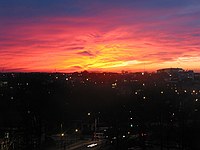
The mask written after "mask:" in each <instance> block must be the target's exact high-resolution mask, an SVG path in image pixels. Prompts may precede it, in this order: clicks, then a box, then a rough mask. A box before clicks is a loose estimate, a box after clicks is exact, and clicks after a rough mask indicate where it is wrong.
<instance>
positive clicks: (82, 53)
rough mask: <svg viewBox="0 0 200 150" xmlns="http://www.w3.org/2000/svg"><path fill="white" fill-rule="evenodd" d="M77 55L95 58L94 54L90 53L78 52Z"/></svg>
mask: <svg viewBox="0 0 200 150" xmlns="http://www.w3.org/2000/svg"><path fill="white" fill-rule="evenodd" d="M77 54H79V55H82V56H93V54H92V53H90V52H88V51H82V52H78V53H77Z"/></svg>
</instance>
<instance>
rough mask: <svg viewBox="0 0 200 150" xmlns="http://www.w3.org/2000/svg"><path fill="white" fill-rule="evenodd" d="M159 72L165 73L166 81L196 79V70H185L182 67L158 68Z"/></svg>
mask: <svg viewBox="0 0 200 150" xmlns="http://www.w3.org/2000/svg"><path fill="white" fill-rule="evenodd" d="M157 73H165V74H167V76H166V77H165V81H169V82H178V81H183V80H194V71H192V70H188V71H185V70H183V69H182V68H164V69H159V70H157Z"/></svg>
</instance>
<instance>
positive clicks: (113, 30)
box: [0, 0, 200, 72]
mask: <svg viewBox="0 0 200 150" xmlns="http://www.w3.org/2000/svg"><path fill="white" fill-rule="evenodd" d="M0 3H2V5H0V19H1V22H0V60H1V61H0V70H1V71H7V72H12V71H18V72H54V71H55V70H56V71H57V72H75V71H78V72H80V71H84V70H87V71H102V72H103V71H108V72H121V70H126V71H131V72H135V71H143V70H145V71H155V70H157V69H161V68H171V67H173V68H177V67H178V68H183V69H185V70H194V71H200V66H199V62H200V43H199V41H200V30H199V28H200V21H199V20H200V18H199V16H200V2H198V1H196V0H191V1H190V2H188V1H187V0H182V1H181V2H180V1H179V0H163V1H159V0H152V1H151V2H149V1H147V0H146V1H142V2H141V1H139V0H136V1H131V0H123V1H120V0H110V1H105V0H101V1H100V0H93V1H92V0H87V1H84V2H83V1H80V0H73V1H70V0H69V1H67V2H66V1H63V0H58V1H56V2H55V1H53V0H49V1H47V0H44V1H43V2H41V1H37V0H36V1H33V0H32V1H31V0H30V1H26V0H21V1H20V3H17V2H15V1H13V0H8V1H6V2H0Z"/></svg>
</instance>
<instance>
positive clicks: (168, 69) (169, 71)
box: [157, 68, 184, 73]
mask: <svg viewBox="0 0 200 150" xmlns="http://www.w3.org/2000/svg"><path fill="white" fill-rule="evenodd" d="M180 72H184V70H183V69H182V68H164V69H159V70H157V73H180Z"/></svg>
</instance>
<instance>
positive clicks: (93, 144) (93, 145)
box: [87, 143, 97, 147]
mask: <svg viewBox="0 0 200 150" xmlns="http://www.w3.org/2000/svg"><path fill="white" fill-rule="evenodd" d="M95 146H97V143H92V144H90V145H88V146H87V147H95Z"/></svg>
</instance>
